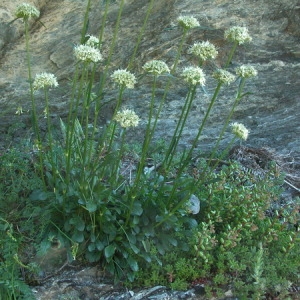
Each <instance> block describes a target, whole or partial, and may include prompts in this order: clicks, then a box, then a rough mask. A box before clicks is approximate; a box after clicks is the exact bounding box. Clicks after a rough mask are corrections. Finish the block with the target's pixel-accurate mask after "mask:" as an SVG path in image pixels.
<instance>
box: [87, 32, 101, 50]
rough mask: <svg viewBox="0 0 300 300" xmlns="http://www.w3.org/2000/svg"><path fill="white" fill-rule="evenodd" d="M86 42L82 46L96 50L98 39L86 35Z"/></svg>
mask: <svg viewBox="0 0 300 300" xmlns="http://www.w3.org/2000/svg"><path fill="white" fill-rule="evenodd" d="M85 37H86V39H87V41H86V42H85V43H84V45H86V46H90V47H93V48H97V47H98V46H99V43H100V41H99V39H98V38H97V37H95V36H93V35H90V34H89V35H86V36H85Z"/></svg>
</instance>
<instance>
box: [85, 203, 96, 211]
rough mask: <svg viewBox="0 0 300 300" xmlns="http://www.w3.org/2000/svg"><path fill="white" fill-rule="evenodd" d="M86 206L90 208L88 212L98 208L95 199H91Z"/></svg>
mask: <svg viewBox="0 0 300 300" xmlns="http://www.w3.org/2000/svg"><path fill="white" fill-rule="evenodd" d="M85 208H86V209H87V210H88V212H90V213H92V212H95V211H96V210H97V204H96V203H95V202H93V201H89V202H87V203H86V205H85Z"/></svg>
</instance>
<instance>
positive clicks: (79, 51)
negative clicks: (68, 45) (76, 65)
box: [74, 45, 102, 63]
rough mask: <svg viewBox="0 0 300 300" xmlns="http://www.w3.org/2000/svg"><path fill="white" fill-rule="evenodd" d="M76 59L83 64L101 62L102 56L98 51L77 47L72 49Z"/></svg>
mask: <svg viewBox="0 0 300 300" xmlns="http://www.w3.org/2000/svg"><path fill="white" fill-rule="evenodd" d="M74 55H75V57H76V59H78V60H81V61H84V62H94V63H96V62H98V61H100V60H102V55H101V53H100V51H99V49H96V48H94V47H92V46H88V45H79V46H76V47H75V48H74Z"/></svg>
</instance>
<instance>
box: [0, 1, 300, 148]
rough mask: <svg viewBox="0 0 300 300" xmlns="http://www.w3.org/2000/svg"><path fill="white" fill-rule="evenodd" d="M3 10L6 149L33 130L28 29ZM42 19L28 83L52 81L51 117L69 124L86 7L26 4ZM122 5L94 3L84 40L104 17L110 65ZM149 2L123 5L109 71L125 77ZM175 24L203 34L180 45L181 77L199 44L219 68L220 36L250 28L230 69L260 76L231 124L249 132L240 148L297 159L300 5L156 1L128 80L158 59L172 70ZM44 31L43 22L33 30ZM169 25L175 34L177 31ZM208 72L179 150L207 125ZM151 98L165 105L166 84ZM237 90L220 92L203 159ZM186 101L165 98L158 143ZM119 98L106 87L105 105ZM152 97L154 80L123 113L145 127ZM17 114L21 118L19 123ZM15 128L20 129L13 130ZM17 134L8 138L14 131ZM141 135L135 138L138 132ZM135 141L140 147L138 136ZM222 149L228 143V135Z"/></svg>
mask: <svg viewBox="0 0 300 300" xmlns="http://www.w3.org/2000/svg"><path fill="white" fill-rule="evenodd" d="M2 2H3V4H2V6H0V65H1V67H0V89H1V90H0V93H1V98H0V109H1V121H0V122H1V126H0V133H1V135H2V142H3V141H4V142H6V143H7V142H10V140H11V139H12V138H14V136H16V135H18V133H19V132H20V127H25V128H29V127H30V121H29V120H30V113H29V112H27V111H28V110H30V97H29V92H28V89H29V84H28V79H27V78H28V74H27V73H28V72H27V67H26V64H27V61H26V52H25V41H24V29H23V28H24V24H23V23H22V22H21V21H20V20H17V21H15V22H13V23H10V22H11V21H12V20H13V19H14V11H15V9H16V6H17V4H19V3H21V2H23V1H19V0H15V1H11V0H2ZM28 2H30V3H31V4H34V5H35V6H36V7H37V8H38V9H39V10H40V11H41V16H40V19H39V20H35V21H32V22H31V27H30V28H31V29H30V34H31V40H30V44H31V53H32V57H31V63H32V74H33V75H35V74H36V73H40V72H44V71H45V72H51V73H54V74H55V75H56V76H57V78H58V81H59V88H57V89H55V90H53V91H51V93H50V94H51V113H52V117H53V118H54V119H55V118H58V117H63V116H65V115H66V114H67V107H68V106H67V104H68V99H69V97H70V91H71V79H72V76H73V72H74V66H75V60H74V58H73V55H72V51H73V47H74V45H76V44H78V43H79V41H80V35H81V30H82V23H83V18H84V12H85V8H86V4H87V2H88V1H81V0H72V1H71V0H51V1H47V0H30V1H28ZM120 2H121V1H120V0H111V1H108V0H106V1H105V0H93V1H91V9H90V15H89V27H88V31H87V32H88V33H89V34H93V35H96V36H98V35H99V33H100V31H101V28H102V21H103V14H104V8H105V6H106V5H108V8H109V9H108V15H107V20H106V22H105V27H104V30H103V45H102V49H101V51H102V54H103V56H104V58H106V59H107V57H108V55H109V49H110V46H111V44H112V41H113V35H114V29H115V24H116V22H117V17H118V8H119V4H120ZM150 2H151V1H149V0H126V1H124V9H123V13H122V17H121V23H120V30H119V32H118V35H117V39H116V44H115V48H114V52H113V54H112V59H111V62H110V64H109V70H111V71H113V70H116V69H118V68H126V67H128V64H129V62H130V59H131V57H132V53H133V51H134V46H135V43H136V41H137V39H138V35H139V31H140V29H141V27H142V25H143V22H144V19H145V16H146V13H147V9H148V7H149V3H150ZM179 15H188V16H194V17H196V18H197V19H198V20H199V22H200V27H199V28H195V29H193V30H191V31H189V33H188V36H187V42H186V44H184V45H183V55H182V57H181V60H180V63H179V65H178V72H177V75H179V74H180V69H181V68H182V67H184V66H187V65H188V64H192V63H193V58H192V57H191V55H189V54H188V53H187V49H188V47H189V46H190V45H192V44H193V43H194V42H196V41H203V40H210V41H211V42H212V43H214V44H216V45H217V46H218V47H219V57H218V59H217V62H216V64H217V65H218V66H222V63H224V61H223V60H222V58H224V57H226V55H227V54H228V49H229V44H228V43H225V42H224V41H223V35H224V30H225V29H227V28H229V27H231V26H246V27H248V29H249V32H250V34H251V36H252V38H253V41H252V43H250V44H247V45H245V46H241V47H239V48H238V51H237V53H236V55H235V57H234V59H233V61H232V64H231V66H230V68H229V70H230V71H233V70H234V68H235V67H236V66H238V65H241V64H245V63H247V64H248V63H249V64H252V65H253V66H254V67H255V68H256V69H257V70H258V72H259V73H258V76H257V77H256V78H254V79H251V80H249V81H248V83H247V85H246V87H245V91H249V92H251V94H250V95H248V96H246V97H245V98H244V99H243V100H242V101H241V103H240V104H239V106H238V107H237V109H236V111H235V113H234V115H233V119H232V120H233V121H237V122H241V123H243V124H244V125H245V126H246V127H247V128H249V130H250V135H249V139H248V140H247V142H246V144H247V145H248V146H253V147H271V148H273V149H275V150H276V151H279V152H282V153H285V154H286V153H289V152H294V153H298V154H299V153H300V138H299V136H300V48H299V47H300V46H299V38H300V28H299V21H300V6H299V1H298V0H261V1H248V0H235V1H227V0H202V1H199V0H160V1H153V7H152V11H151V14H150V16H149V21H148V24H147V27H146V28H145V32H144V34H143V37H142V39H141V44H140V47H139V48H138V49H137V52H136V57H135V59H134V60H133V61H132V64H131V65H130V70H131V71H132V72H134V73H135V74H141V73H142V69H141V66H142V65H143V64H144V63H145V62H147V61H148V60H151V59H162V60H164V61H165V62H166V63H167V64H168V65H169V66H171V65H172V63H173V62H174V59H175V56H176V53H177V52H176V51H177V49H178V47H179V41H180V38H181V36H182V31H181V30H180V28H178V27H177V26H176V23H175V21H176V18H177V17H178V16H179ZM39 21H40V22H39ZM174 24H175V25H174ZM104 67H105V61H104V63H102V64H100V66H99V68H98V69H97V75H96V78H98V79H99V78H100V76H101V72H102V71H103V68H104ZM211 72H212V67H211V66H209V65H208V66H206V67H205V73H206V74H207V77H208V79H207V86H206V87H205V91H203V90H202V89H200V88H199V90H198V91H197V96H196V99H195V102H194V104H193V108H192V113H191V116H190V118H189V120H188V125H187V128H186V130H185V131H184V137H183V140H182V145H183V146H187V147H188V146H189V145H190V143H191V142H192V140H193V138H194V136H195V134H196V132H197V129H198V127H199V124H200V122H201V120H202V119H203V116H204V113H205V110H206V109H207V106H208V103H209V100H210V98H211V96H212V93H213V91H214V87H215V85H216V83H215V81H213V79H209V75H210V74H211ZM159 84H160V86H159V87H160V89H159V90H158V93H157V97H158V98H159V96H161V95H162V91H163V86H164V84H165V79H164V78H162V79H161V80H160V82H159ZM235 87H236V83H235V84H233V85H232V86H230V87H226V88H224V89H222V91H221V93H220V96H219V98H218V101H217V103H216V105H215V107H214V108H213V110H212V113H211V116H210V117H209V120H208V124H207V126H206V129H205V131H204V132H203V135H202V139H201V142H200V143H199V149H203V150H206V149H208V148H209V147H211V146H212V145H213V143H214V141H215V139H216V137H217V136H218V133H219V132H220V130H221V129H222V124H223V123H224V120H225V119H226V116H227V114H228V112H229V110H230V105H231V104H232V102H233V98H234V90H235ZM186 92H187V86H186V85H185V84H184V83H177V81H176V82H174V84H172V86H171V89H170V92H169V94H168V96H167V99H166V103H165V107H164V110H163V113H162V116H161V118H160V120H159V122H158V131H157V134H156V138H167V137H170V136H171V135H172V131H173V130H174V125H175V124H176V121H177V119H178V115H179V113H180V109H181V108H182V106H183V101H184V99H185V95H186ZM116 93H117V92H116V90H115V88H113V86H112V85H111V84H110V83H109V81H108V82H107V87H106V92H105V95H104V102H106V101H107V102H110V103H114V101H110V100H114V99H115V98H116ZM150 96H151V78H147V77H143V78H141V80H140V81H139V83H138V84H137V86H136V88H135V89H134V90H130V91H126V93H125V95H124V103H123V104H124V105H125V106H127V107H133V108H134V109H135V110H136V112H137V113H138V114H139V115H140V117H141V118H142V119H145V120H146V114H147V103H148V102H149V100H150ZM42 99H43V95H42V93H41V94H39V93H37V95H36V101H37V103H39V112H41V121H42V119H43V116H42V111H43V107H44V105H43V103H42ZM18 105H22V107H23V111H24V114H23V115H21V116H18V115H15V111H16V109H17V107H18ZM110 116H111V109H110V107H106V108H105V109H103V112H102V115H101V118H102V119H101V120H102V121H105V120H108V119H109V118H110ZM18 124H19V125H18ZM12 128H13V129H12ZM136 131H137V132H136ZM136 131H135V132H133V133H132V136H135V137H140V138H141V137H142V135H143V130H142V127H141V129H137V130H136ZM227 131H228V132H227V133H226V134H225V136H224V139H223V140H222V142H221V145H223V146H225V145H226V143H227V142H228V141H229V140H230V139H231V134H230V132H229V130H227Z"/></svg>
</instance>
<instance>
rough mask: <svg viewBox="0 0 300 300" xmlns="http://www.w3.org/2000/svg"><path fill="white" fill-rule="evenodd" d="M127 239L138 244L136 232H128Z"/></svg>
mask: <svg viewBox="0 0 300 300" xmlns="http://www.w3.org/2000/svg"><path fill="white" fill-rule="evenodd" d="M127 239H128V241H129V242H130V243H131V244H136V237H135V235H134V234H131V233H128V234H127Z"/></svg>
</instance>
